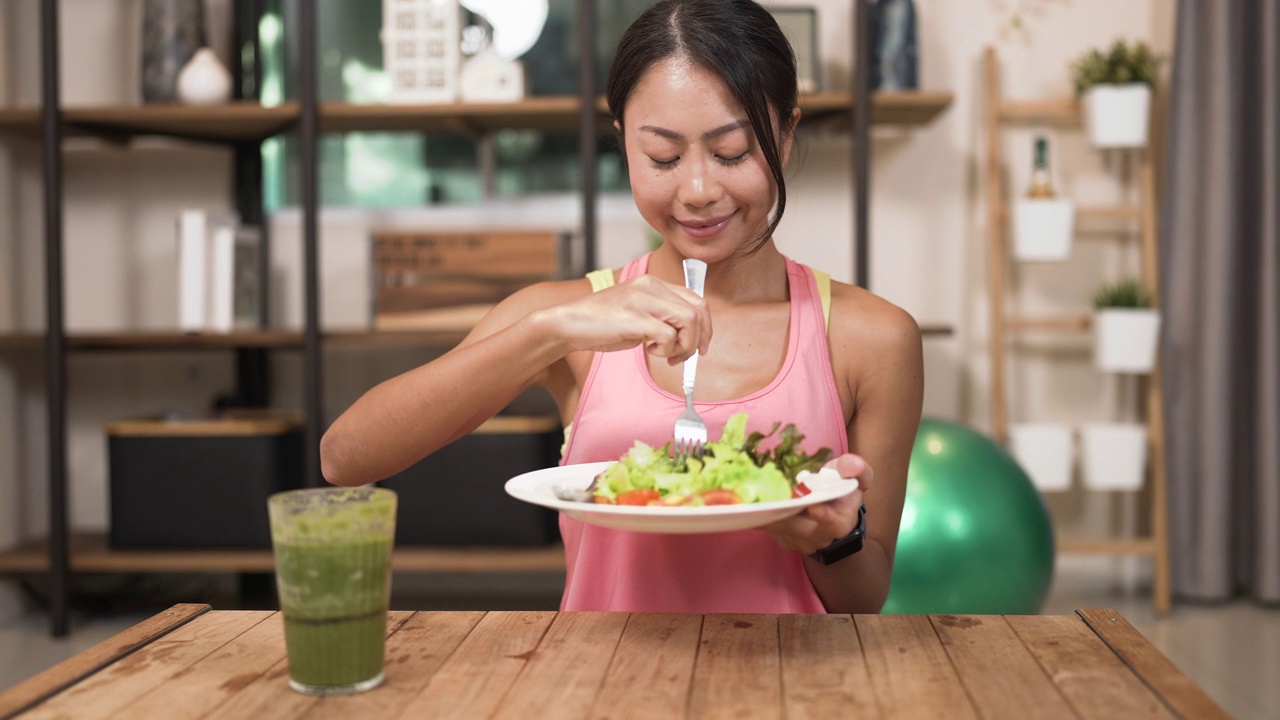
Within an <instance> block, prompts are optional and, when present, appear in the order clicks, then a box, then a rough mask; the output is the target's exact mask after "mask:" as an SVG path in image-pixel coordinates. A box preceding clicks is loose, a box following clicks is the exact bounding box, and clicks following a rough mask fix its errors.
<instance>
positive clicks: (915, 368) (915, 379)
mask: <svg viewBox="0 0 1280 720" xmlns="http://www.w3.org/2000/svg"><path fill="white" fill-rule="evenodd" d="M827 337H828V341H829V342H830V344H831V360H832V366H833V367H832V370H833V371H834V372H835V375H836V378H837V379H838V380H839V381H841V382H843V383H844V392H845V393H846V397H848V398H849V399H850V400H851V401H852V402H853V407H854V408H857V407H862V406H863V405H864V404H865V403H866V402H867V401H868V400H870V399H871V398H873V397H877V396H880V397H893V398H902V397H904V396H910V397H917V396H920V395H922V393H923V390H924V348H923V344H922V342H921V334H920V326H919V324H917V323H916V320H915V318H913V317H912V316H911V314H910V313H908V312H907V311H906V310H903V309H902V308H900V307H898V306H897V305H894V304H893V303H891V302H889V301H888V300H885V299H884V298H882V297H880V296H878V295H876V294H874V293H872V292H869V291H867V290H865V289H863V288H860V287H856V286H853V285H846V284H844V283H835V282H833V283H832V284H831V326H830V328H829V329H828V332H827Z"/></svg>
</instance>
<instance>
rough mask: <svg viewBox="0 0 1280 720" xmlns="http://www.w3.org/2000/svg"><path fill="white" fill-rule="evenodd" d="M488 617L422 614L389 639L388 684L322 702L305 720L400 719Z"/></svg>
mask: <svg viewBox="0 0 1280 720" xmlns="http://www.w3.org/2000/svg"><path fill="white" fill-rule="evenodd" d="M483 617H484V613H483V612H479V611H472V612H419V613H415V614H413V616H412V617H411V618H409V620H408V622H405V623H404V624H402V625H400V627H399V629H398V630H396V631H395V632H394V633H393V634H392V635H391V636H390V637H389V638H387V650H386V668H385V671H384V672H385V673H386V680H385V681H384V682H383V684H382V686H381V687H379V688H378V691H377V692H371V693H363V694H361V695H345V696H344V695H334V696H331V697H326V698H322V699H321V700H320V702H318V703H316V704H315V705H314V706H312V707H311V708H310V709H309V710H308V711H307V712H306V713H305V714H304V715H303V717H305V718H307V720H323V719H325V718H332V719H333V720H348V719H349V718H390V717H395V716H396V715H397V714H399V713H400V711H401V710H403V709H404V707H405V706H406V705H408V704H409V703H410V702H412V701H413V699H414V698H415V697H417V696H418V694H419V693H421V692H422V690H423V688H425V687H426V686H427V683H429V682H431V678H432V677H433V676H434V675H435V674H436V672H437V671H439V669H440V668H441V666H443V665H444V663H445V661H446V660H447V659H448V658H449V656H450V655H451V654H452V653H453V651H454V650H455V649H456V648H457V647H458V645H459V644H461V643H462V641H463V640H464V639H465V638H466V637H467V635H468V634H469V633H470V632H471V631H472V630H473V629H474V628H475V626H476V624H477V623H479V622H480V620H481V619H482V618H483Z"/></svg>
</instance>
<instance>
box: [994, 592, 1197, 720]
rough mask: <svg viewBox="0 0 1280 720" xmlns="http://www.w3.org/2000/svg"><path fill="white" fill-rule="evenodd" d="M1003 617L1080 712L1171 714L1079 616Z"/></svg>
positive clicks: (1122, 716)
mask: <svg viewBox="0 0 1280 720" xmlns="http://www.w3.org/2000/svg"><path fill="white" fill-rule="evenodd" d="M1005 620H1006V621H1007V622H1008V623H1009V626H1010V627H1012V628H1013V630H1014V632H1015V633H1017V634H1018V637H1019V638H1021V640H1022V643H1023V644H1024V645H1026V646H1027V649H1028V650H1030V651H1031V654H1032V655H1033V656H1034V657H1035V659H1036V661H1037V662H1039V663H1040V666H1041V667H1043V668H1044V669H1045V672H1047V673H1048V674H1049V677H1050V679H1052V680H1053V682H1054V684H1055V685H1057V686H1058V690H1059V691H1061V692H1062V694H1063V696H1065V697H1066V698H1067V702H1069V703H1071V707H1072V708H1074V709H1075V711H1076V712H1077V713H1079V714H1080V716H1081V717H1086V718H1099V719H1105V718H1115V719H1116V720H1128V719H1129V718H1172V717H1173V715H1172V714H1170V712H1169V710H1168V708H1166V707H1165V706H1164V704H1163V703H1162V702H1160V698H1159V697H1157V696H1156V695H1155V694H1154V693H1152V692H1151V691H1150V689H1148V688H1147V686H1146V685H1144V684H1143V683H1142V680H1140V679H1139V678H1138V677H1137V676H1136V675H1134V674H1133V673H1132V672H1130V671H1129V668H1128V667H1126V666H1125V664H1124V663H1123V662H1121V661H1120V659H1119V658H1117V657H1116V655H1115V653H1113V652H1111V649H1110V648H1108V647H1107V645H1106V643H1104V642H1102V641H1101V640H1100V639H1099V638H1098V636H1097V635H1095V634H1094V633H1093V632H1092V631H1091V630H1090V629H1089V626H1088V625H1085V624H1084V623H1083V622H1081V621H1080V619H1079V618H1074V617H1070V616H1066V615H1017V616H1008V617H1006V618H1005Z"/></svg>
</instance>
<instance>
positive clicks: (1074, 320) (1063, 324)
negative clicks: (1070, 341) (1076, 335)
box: [1005, 315, 1093, 332]
mask: <svg viewBox="0 0 1280 720" xmlns="http://www.w3.org/2000/svg"><path fill="white" fill-rule="evenodd" d="M1005 327H1006V328H1008V329H1010V330H1073V331H1077V332H1084V331H1085V330H1088V329H1089V328H1091V327H1093V317H1092V316H1091V315H1062V316H1045V317H1009V318H1006V319H1005Z"/></svg>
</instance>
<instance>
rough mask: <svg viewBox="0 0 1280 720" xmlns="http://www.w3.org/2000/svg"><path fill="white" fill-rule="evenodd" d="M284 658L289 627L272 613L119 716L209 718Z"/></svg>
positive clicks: (170, 718) (139, 700)
mask: <svg viewBox="0 0 1280 720" xmlns="http://www.w3.org/2000/svg"><path fill="white" fill-rule="evenodd" d="M284 656H285V646H284V623H283V622H282V618H281V615H280V613H272V614H271V616H270V617H268V618H266V619H265V620H263V621H262V622H260V623H258V624H257V625H254V626H253V627H252V628H250V629H249V630H248V631H247V632H245V633H244V634H243V635H240V636H239V637H237V638H235V639H233V640H232V641H231V642H229V643H227V644H226V645H223V646H222V647H221V648H218V649H217V650H216V651H215V652H213V653H212V654H210V655H209V656H207V657H205V658H203V659H201V660H199V661H197V662H196V663H194V664H192V665H189V666H187V667H186V668H184V669H183V670H182V671H180V672H178V673H177V674H175V675H173V677H171V678H170V679H169V681H168V682H166V683H164V684H163V685H161V686H160V687H157V688H156V689H154V690H152V691H151V692H149V693H147V694H145V695H143V696H141V697H139V698H138V699H137V700H135V701H134V702H133V703H131V704H129V705H127V706H126V707H125V708H123V709H122V710H121V711H120V715H119V716H120V717H130V718H166V719H167V720H184V719H185V718H191V719H194V718H201V717H204V715H205V714H206V713H208V712H210V711H211V710H213V709H214V708H216V707H218V706H219V705H222V704H223V703H225V702H226V701H227V700H228V699H230V698H231V696H233V695H235V694H236V693H237V692H239V691H240V690H241V689H242V688H244V687H246V686H248V685H249V684H250V683H252V682H254V681H256V680H257V679H258V678H259V677H261V676H262V675H263V674H264V673H266V672H267V671H269V670H270V669H271V668H272V667H273V666H274V665H275V664H276V663H278V662H280V660H281V659H282V658H284Z"/></svg>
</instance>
